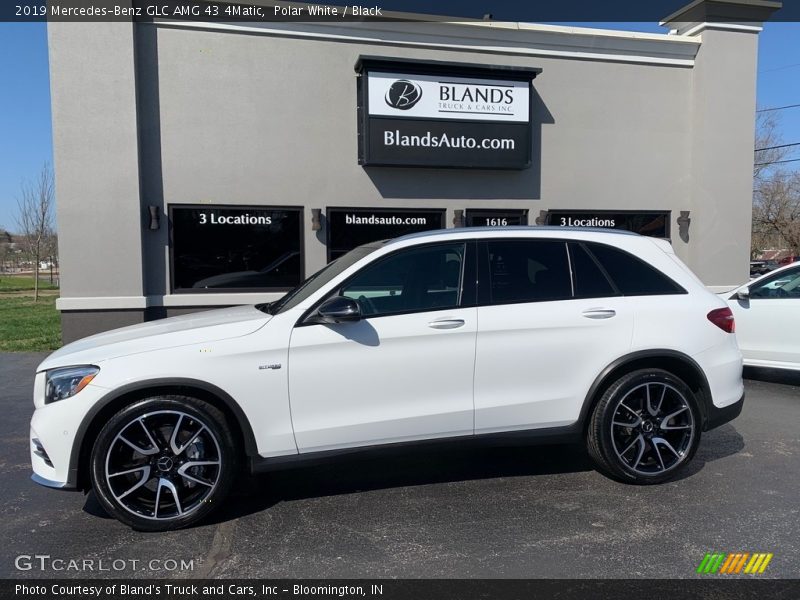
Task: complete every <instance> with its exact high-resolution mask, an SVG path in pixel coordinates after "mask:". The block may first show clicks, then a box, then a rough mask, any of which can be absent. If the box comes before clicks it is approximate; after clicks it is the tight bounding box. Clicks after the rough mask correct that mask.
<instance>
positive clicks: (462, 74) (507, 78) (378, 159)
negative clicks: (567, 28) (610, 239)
mask: <svg viewBox="0 0 800 600" xmlns="http://www.w3.org/2000/svg"><path fill="white" fill-rule="evenodd" d="M357 69H358V70H359V78H358V111H359V119H358V125H359V132H358V135H359V164H362V165H365V166H370V165H374V166H407V167H460V168H477V169H525V168H527V167H529V166H530V163H531V82H532V80H533V78H534V77H536V75H537V74H538V73H539V72H540V70H539V69H518V68H512V67H497V66H475V65H464V64H453V63H439V62H432V61H431V62H413V63H409V62H397V61H392V60H389V59H362V60H361V61H359V63H358V65H357Z"/></svg>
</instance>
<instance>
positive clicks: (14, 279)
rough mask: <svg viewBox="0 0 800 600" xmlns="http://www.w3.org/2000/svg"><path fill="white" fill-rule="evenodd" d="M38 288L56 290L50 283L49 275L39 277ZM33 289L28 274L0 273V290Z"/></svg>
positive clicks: (31, 280) (31, 279) (24, 290)
mask: <svg viewBox="0 0 800 600" xmlns="http://www.w3.org/2000/svg"><path fill="white" fill-rule="evenodd" d="M39 289H40V290H56V289H58V287H57V286H55V285H53V284H52V283H50V277H49V275H48V276H40V277H39ZM28 290H30V291H33V277H31V276H30V275H5V274H3V275H0V292H26V291H28Z"/></svg>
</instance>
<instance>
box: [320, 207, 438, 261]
mask: <svg viewBox="0 0 800 600" xmlns="http://www.w3.org/2000/svg"><path fill="white" fill-rule="evenodd" d="M326 217H327V221H328V260H329V261H331V260H335V259H337V258H339V257H340V256H342V255H343V254H346V253H347V252H349V251H350V250H352V249H353V248H355V247H357V246H361V245H362V244H368V243H369V242H375V241H377V240H388V239H391V238H396V237H399V236H401V235H406V234H409V233H416V232H418V231H430V230H432V229H442V228H443V227H444V210H425V209H410V210H406V209H386V208H380V209H366V210H365V209H354V208H329V209H327V211H326Z"/></svg>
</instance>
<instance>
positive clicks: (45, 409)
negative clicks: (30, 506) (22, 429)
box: [29, 373, 108, 490]
mask: <svg viewBox="0 0 800 600" xmlns="http://www.w3.org/2000/svg"><path fill="white" fill-rule="evenodd" d="M43 376H44V374H43V373H39V374H37V376H36V377H37V380H39V379H43ZM37 383H38V384H39V385H35V386H34V390H35V392H34V393H35V395H34V398H35V400H36V401H35V406H36V410H35V411H34V412H33V417H32V418H31V428H30V442H29V444H30V457H31V467H32V469H33V477H31V479H33V481H35V482H36V483H38V484H40V485H44V486H46V487H50V488H58V489H63V490H68V489H77V485H78V460H77V458H78V453H79V450H80V447H79V444H77V443H76V442H77V441H78V440H80V439H81V437H82V435H81V433H80V432H81V428H82V426H84V421H85V420H86V417H87V415H88V414H89V411H90V410H91V408H92V406H93V405H94V404H95V403H96V402H97V400H98V399H99V398H101V397H102V396H103V394H105V393H107V391H108V390H106V389H105V388H101V387H98V386H95V385H92V384H89V385H87V386H86V387H85V388H84V389H83V390H81V392H80V393H79V394H76V395H75V396H73V397H72V398H66V399H64V400H60V401H58V402H53V403H52V404H44V401H43V393H39V394H36V392H37V391H39V392H40V391H41V390H43V386H42V385H41V382H38V381H37Z"/></svg>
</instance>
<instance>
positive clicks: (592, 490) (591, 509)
mask: <svg viewBox="0 0 800 600" xmlns="http://www.w3.org/2000/svg"><path fill="white" fill-rule="evenodd" d="M42 358H43V355H38V354H0V381H2V382H3V386H2V388H0V414H1V415H2V417H0V539H2V545H1V546H2V547H0V577H26V578H27V577H81V578H83V577H87V576H88V577H92V576H96V577H109V576H118V577H154V576H156V577H206V578H208V577H288V578H323V577H342V578H350V577H414V578H416V577H424V578H427V577H448V578H460V577H525V578H527V577H564V578H573V577H601V578H602V577H625V578H627V577H658V578H673V577H691V576H693V575H694V571H695V569H696V568H697V566H698V564H699V562H700V560H701V559H702V558H703V555H704V554H705V553H706V552H710V551H718V552H738V551H745V552H772V553H774V558H773V559H772V562H771V563H770V565H769V568H768V570H767V573H766V575H769V576H772V577H797V576H798V574H800V499H799V498H800V433H799V432H800V376H793V375H781V374H779V373H764V372H748V373H746V375H747V376H748V380H747V382H746V387H747V401H746V404H745V408H744V412H743V414H742V416H741V417H740V418H739V419H737V420H736V421H734V422H733V423H730V424H728V425H725V426H723V427H721V428H719V429H717V430H715V431H712V432H709V433H707V434H705V435H704V437H703V440H702V443H701V446H700V449H699V451H698V454H697V456H696V458H695V460H694V462H693V464H692V466H691V468H690V469H689V471H688V473H687V474H686V475H685V476H684V477H682V478H681V479H679V480H677V481H673V482H670V483H667V484H665V485H661V486H656V487H633V486H627V485H623V484H619V483H615V482H613V481H610V480H608V479H606V478H605V477H603V476H601V475H600V474H598V473H596V472H595V471H593V470H592V468H591V465H590V464H589V462H588V459H587V458H586V456H585V454H584V452H583V451H582V449H581V448H576V447H555V446H547V447H519V446H517V447H496V448H482V449H477V448H473V449H456V448H449V449H447V450H442V451H437V453H436V455H434V456H431V455H430V454H429V453H425V452H420V451H417V450H413V451H407V452H406V453H404V454H398V455H396V456H393V457H391V458H390V459H388V460H387V459H386V458H385V457H381V458H380V459H376V458H375V457H365V456H361V457H355V458H348V459H342V460H340V461H339V462H337V463H335V464H332V465H326V466H321V467H314V468H304V469H297V470H292V471H284V472H279V473H274V474H270V475H266V476H262V477H259V478H255V479H250V480H247V481H243V482H241V483H240V484H239V486H238V488H237V491H236V492H235V494H234V495H233V497H232V498H231V499H230V502H229V505H228V506H227V507H226V508H225V509H224V510H223V511H222V512H221V514H217V515H216V518H215V519H214V520H213V521H212V522H209V523H206V524H203V525H200V526H198V527H195V528H192V529H189V530H185V531H178V532H171V533H167V534H143V533H137V532H133V531H131V530H130V529H128V528H126V527H124V526H123V525H121V524H119V523H118V522H116V521H114V520H112V519H110V518H108V517H107V516H105V515H104V514H102V511H101V510H100V509H99V507H98V506H97V503H96V502H95V501H94V499H93V497H92V495H91V494H90V495H88V496H85V495H83V494H81V493H74V492H58V491H52V490H46V489H43V488H40V487H39V486H37V485H35V484H34V483H32V482H31V481H30V479H29V476H30V467H29V459H28V421H29V419H30V415H31V412H32V409H33V407H32V404H31V401H30V394H31V385H32V379H33V369H34V368H35V366H36V365H37V364H38V362H39V361H40V360H41V359H42ZM20 556H23V557H25V556H31V557H32V558H30V559H26V558H22V559H19V558H18V557H20ZM36 556H39V557H41V556H49V558H44V559H43V558H35V557H36ZM56 559H60V560H63V561H65V562H63V563H54V562H53V561H54V560H56ZM70 560H76V561H81V562H80V565H83V566H82V567H81V568H78V569H72V568H71V563H69V562H68V561H70ZM84 560H87V561H92V562H87V563H84V562H83V561H84ZM173 561H174V562H173ZM181 562H183V563H184V567H183V568H181V564H180V563H181ZM54 564H56V565H59V566H61V567H63V568H64V569H65V570H54V569H53V568H52V567H53V565H54ZM29 565H30V567H31V568H30V569H28V570H18V569H17V566H21V567H27V566H29ZM76 566H77V564H76ZM89 566H90V567H89ZM43 567H44V568H43ZM100 569H103V570H100Z"/></svg>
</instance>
